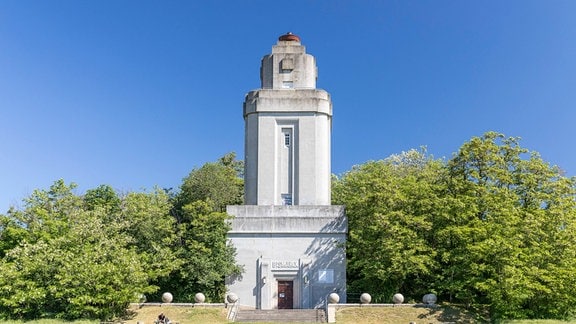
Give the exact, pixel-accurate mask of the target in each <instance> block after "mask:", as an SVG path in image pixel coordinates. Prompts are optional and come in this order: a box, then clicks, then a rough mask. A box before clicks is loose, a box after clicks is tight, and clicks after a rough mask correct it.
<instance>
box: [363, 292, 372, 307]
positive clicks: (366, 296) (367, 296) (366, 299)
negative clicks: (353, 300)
mask: <svg viewBox="0 0 576 324" xmlns="http://www.w3.org/2000/svg"><path fill="white" fill-rule="evenodd" d="M371 301H372V296H370V294H369V293H363V294H362V295H360V304H370V302H371Z"/></svg>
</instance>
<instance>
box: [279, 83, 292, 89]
mask: <svg viewBox="0 0 576 324" xmlns="http://www.w3.org/2000/svg"><path fill="white" fill-rule="evenodd" d="M282 88H284V89H292V88H294V82H293V81H283V82H282Z"/></svg>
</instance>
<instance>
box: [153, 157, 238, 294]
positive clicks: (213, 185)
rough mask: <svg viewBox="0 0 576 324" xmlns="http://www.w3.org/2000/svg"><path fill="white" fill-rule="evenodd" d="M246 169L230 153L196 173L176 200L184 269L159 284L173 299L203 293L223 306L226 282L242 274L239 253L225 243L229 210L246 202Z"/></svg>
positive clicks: (184, 185) (197, 170)
mask: <svg viewBox="0 0 576 324" xmlns="http://www.w3.org/2000/svg"><path fill="white" fill-rule="evenodd" d="M242 169H243V168H242V163H241V162H239V161H236V160H235V155H234V153H230V154H227V155H225V156H223V157H222V158H220V159H219V161H218V162H212V163H206V164H204V165H203V166H202V167H201V168H195V169H194V170H192V172H190V174H189V175H188V177H186V178H185V179H184V180H183V182H182V185H181V187H180V191H179V192H178V193H177V194H176V195H175V197H174V201H175V204H174V209H173V211H172V213H173V215H174V216H175V218H176V219H177V222H178V225H177V230H176V233H177V236H178V238H177V242H178V244H177V245H176V247H175V251H176V253H177V255H178V259H179V260H181V262H182V265H181V266H180V267H179V268H178V269H176V270H175V271H173V272H172V273H171V274H170V276H169V277H168V278H165V279H163V280H161V281H160V282H158V285H159V286H160V287H162V290H163V291H170V292H172V293H173V294H174V298H175V300H178V301H193V300H194V295H195V294H196V293H198V292H202V293H204V294H205V295H206V297H207V299H208V300H212V301H220V300H222V298H223V297H224V292H225V291H224V289H225V285H224V279H225V278H226V277H227V276H230V275H237V274H240V272H241V268H240V267H239V266H237V265H236V264H235V249H234V247H233V246H231V245H230V244H229V243H228V242H227V239H226V235H227V233H228V231H229V230H230V226H229V222H228V220H229V218H230V216H229V215H228V214H226V213H225V210H226V205H232V204H239V203H241V202H242V192H243V180H242V178H240V176H241V175H242V172H243V171H242ZM158 297H159V296H153V298H158Z"/></svg>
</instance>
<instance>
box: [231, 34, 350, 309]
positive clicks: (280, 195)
mask: <svg viewBox="0 0 576 324" xmlns="http://www.w3.org/2000/svg"><path fill="white" fill-rule="evenodd" d="M260 71H261V73H260V78H261V82H262V88H261V89H258V90H255V91H251V92H249V93H248V94H247V95H246V100H245V102H244V120H245V205H240V206H228V207H227V212H228V214H230V215H232V216H234V218H233V219H232V220H231V230H230V231H229V232H228V239H229V240H230V242H231V243H232V244H233V245H234V247H235V248H236V253H237V256H236V261H237V263H238V264H240V265H242V266H243V267H244V273H243V274H242V275H241V276H238V277H234V278H228V279H227V289H228V291H229V292H231V293H235V294H236V295H237V296H238V297H239V303H240V304H241V305H243V306H247V307H253V308H256V309H291V308H317V307H321V306H323V305H325V303H326V300H327V297H328V295H329V294H331V293H337V294H338V295H339V296H340V301H341V302H346V254H345V243H346V236H347V232H348V224H347V218H346V214H345V209H344V206H332V205H330V199H331V197H330V196H331V195H330V185H331V171H330V134H331V127H332V103H331V101H330V96H329V95H328V93H327V92H326V91H324V90H321V89H316V77H317V68H316V62H315V59H314V57H313V56H312V55H309V54H306V51H305V48H304V46H302V45H301V43H300V38H299V37H298V36H296V35H293V34H290V33H288V34H286V35H283V36H281V37H280V38H279V40H278V43H277V44H276V45H275V46H273V48H272V54H269V55H266V56H264V58H263V59H262V66H261V70H260Z"/></svg>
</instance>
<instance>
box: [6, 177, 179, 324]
mask: <svg viewBox="0 0 576 324" xmlns="http://www.w3.org/2000/svg"><path fill="white" fill-rule="evenodd" d="M74 187H75V185H74V184H71V185H66V184H65V183H64V181H63V180H59V181H56V182H55V183H54V184H53V185H52V186H51V187H50V189H49V190H36V191H34V192H33V194H32V195H31V196H30V197H28V198H26V199H25V208H24V209H23V210H15V209H11V210H10V211H9V213H8V215H6V216H5V217H4V218H3V227H2V228H1V230H2V231H1V232H0V242H2V244H3V246H5V247H6V249H5V250H4V251H3V253H4V255H3V257H2V259H1V260H0V316H3V317H12V318H39V317H58V318H65V319H75V318H100V319H110V318H113V317H115V316H117V315H120V314H122V313H124V312H125V311H126V308H127V306H128V303H129V302H131V301H134V300H135V298H136V296H137V295H139V294H142V293H152V292H154V291H156V290H157V288H158V287H156V286H153V285H151V282H152V281H157V280H158V278H159V277H161V276H165V275H167V274H168V273H169V272H170V271H171V270H172V269H173V268H175V264H176V262H174V260H175V258H174V253H173V252H171V250H170V249H169V247H170V246H172V245H173V243H174V242H173V239H174V237H175V236H174V234H173V228H172V226H173V224H174V219H173V218H172V217H171V215H170V213H169V212H170V208H171V205H170V204H169V200H168V197H167V195H166V194H165V193H164V191H162V190H156V191H155V192H153V193H133V194H132V193H131V194H128V195H127V196H126V197H125V198H124V199H119V198H118V197H117V195H116V194H115V193H114V192H113V190H112V191H111V190H109V187H105V186H101V187H99V188H97V189H95V190H94V191H88V193H87V195H86V196H84V197H82V196H78V195H76V194H74V193H73V189H74ZM102 193H103V194H104V195H102ZM101 197H107V198H106V199H100V198H101ZM158 232H160V233H163V234H164V235H154V234H155V233H158ZM6 233H9V235H5V234H6ZM13 233H17V234H18V235H13ZM14 237H19V238H20V239H21V240H20V241H19V242H18V243H17V244H14V242H13V238H14ZM6 238H8V239H7V240H5V239H6ZM171 240H172V241H171ZM6 242H7V243H6ZM4 243H6V244H4Z"/></svg>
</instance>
